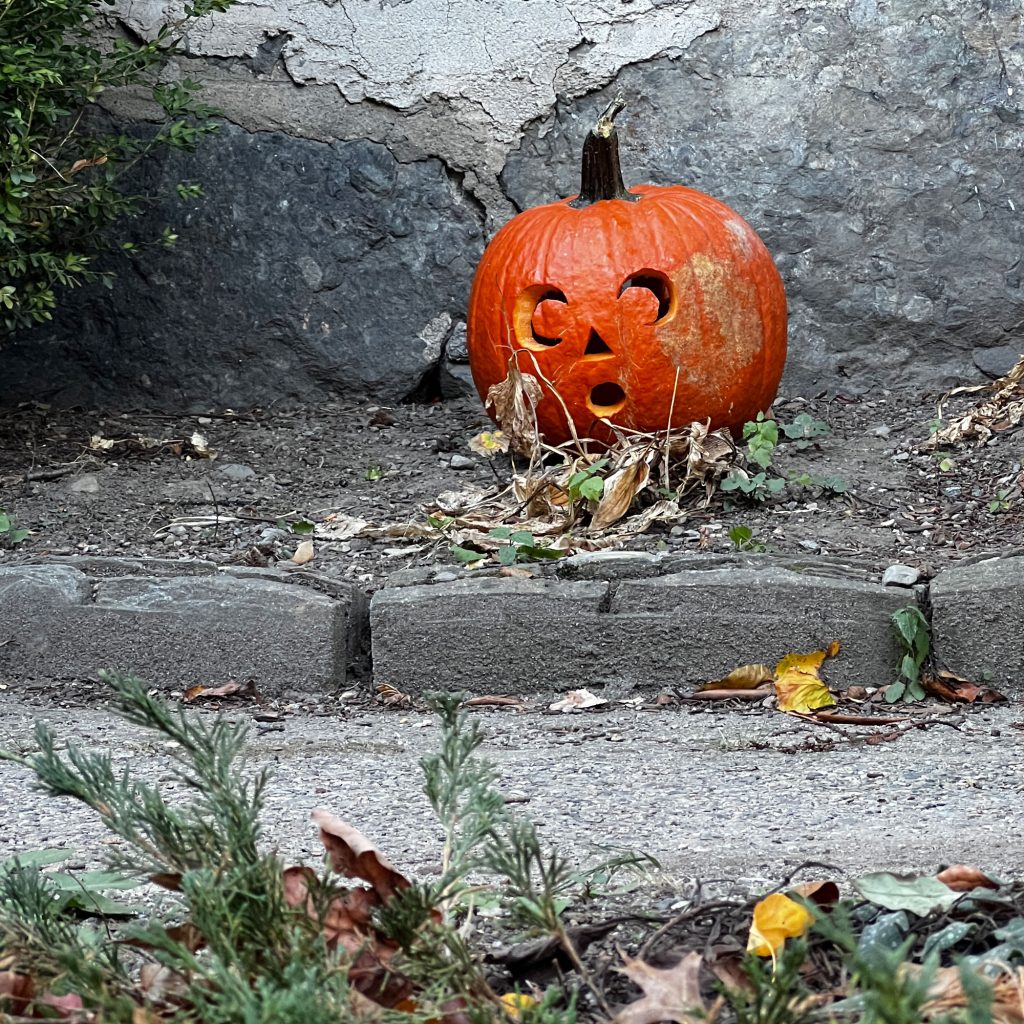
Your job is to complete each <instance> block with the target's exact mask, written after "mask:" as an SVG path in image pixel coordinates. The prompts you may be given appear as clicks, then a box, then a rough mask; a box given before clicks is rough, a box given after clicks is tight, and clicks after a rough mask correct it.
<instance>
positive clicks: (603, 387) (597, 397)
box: [587, 381, 626, 416]
mask: <svg viewBox="0 0 1024 1024" xmlns="http://www.w3.org/2000/svg"><path fill="white" fill-rule="evenodd" d="M625 404H626V392H625V391H623V390H622V388H620V387H619V385H618V384H615V383H614V382H612V381H605V382H604V383H603V384H597V385H595V386H594V387H593V388H591V390H590V398H589V399H588V400H587V405H589V406H590V411H591V412H592V413H593V414H594V415H595V416H611V415H613V414H614V413H617V412H618V411H619V410H620V409H621V408H622V407H623V406H624V405H625Z"/></svg>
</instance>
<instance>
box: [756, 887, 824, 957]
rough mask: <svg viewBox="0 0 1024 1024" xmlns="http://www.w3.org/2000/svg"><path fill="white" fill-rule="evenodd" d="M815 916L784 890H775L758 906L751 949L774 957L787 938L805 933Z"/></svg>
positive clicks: (762, 954) (759, 953) (793, 937)
mask: <svg viewBox="0 0 1024 1024" xmlns="http://www.w3.org/2000/svg"><path fill="white" fill-rule="evenodd" d="M812 920H813V918H812V917H811V915H810V913H809V912H808V911H807V910H806V908H804V907H802V906H801V905H800V904H799V903H797V902H796V901H794V900H791V899H790V898H789V897H788V896H783V895H782V893H781V892H775V893H772V895H771V896H766V897H765V898H764V899H763V900H761V902H760V903H758V904H757V905H756V906H755V907H754V920H753V922H752V923H751V925H750V938H749V939H748V940H747V952H748V953H753V954H754V955H755V956H770V957H771V958H772V959H773V960H774V959H775V957H776V956H777V955H778V954H779V952H781V950H782V947H783V946H784V945H785V943H786V939H795V938H797V937H798V936H800V935H803V933H804V932H805V931H807V929H808V927H809V926H810V923H811V921H812Z"/></svg>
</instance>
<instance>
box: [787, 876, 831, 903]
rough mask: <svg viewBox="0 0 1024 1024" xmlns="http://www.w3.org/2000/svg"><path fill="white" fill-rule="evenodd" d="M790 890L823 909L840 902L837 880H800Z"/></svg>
mask: <svg viewBox="0 0 1024 1024" xmlns="http://www.w3.org/2000/svg"><path fill="white" fill-rule="evenodd" d="M789 891H790V892H791V893H794V894H795V895H797V896H802V897H803V898H804V899H805V900H810V901H811V903H813V904H814V905H815V906H818V907H821V908H822V909H823V910H824V909H828V908H829V907H834V906H835V905H836V904H837V903H838V902H839V886H838V885H836V883H835V882H829V881H824V882H800V883H799V884H798V885H794V886H793V887H792V888H791V889H790V890H789Z"/></svg>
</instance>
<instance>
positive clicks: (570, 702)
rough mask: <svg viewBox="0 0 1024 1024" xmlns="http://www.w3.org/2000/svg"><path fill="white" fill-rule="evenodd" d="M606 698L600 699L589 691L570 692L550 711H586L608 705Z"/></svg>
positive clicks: (552, 706)
mask: <svg viewBox="0 0 1024 1024" xmlns="http://www.w3.org/2000/svg"><path fill="white" fill-rule="evenodd" d="M607 703H608V701H607V700H605V699H604V697H598V696H596V695H595V694H593V693H591V692H590V691H589V690H570V691H569V692H568V693H566V694H564V695H563V696H562V697H561V698H560V699H559V700H556V701H555V703H554V704H552V705H550V706H549V708H548V710H549V711H563V712H564V711H585V710H586V709H587V708H596V707H600V705H602V704H607Z"/></svg>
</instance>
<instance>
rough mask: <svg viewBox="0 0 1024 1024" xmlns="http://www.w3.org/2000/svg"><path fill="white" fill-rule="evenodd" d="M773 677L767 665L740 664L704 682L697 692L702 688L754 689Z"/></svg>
mask: <svg viewBox="0 0 1024 1024" xmlns="http://www.w3.org/2000/svg"><path fill="white" fill-rule="evenodd" d="M774 679H775V673H774V672H773V671H772V670H771V669H770V668H769V667H768V666H767V665H741V666H740V667H739V668H734V669H733V670H732V671H731V672H730V673H729V674H728V675H727V676H725V677H724V678H723V679H716V680H714V682H709V683H705V684H704V685H703V686H701V687H699V688H698V690H697V693H701V692H702V691H704V690H756V689H757V688H758V687H760V686H766V685H767V684H769V683H771V682H772V680H774Z"/></svg>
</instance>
